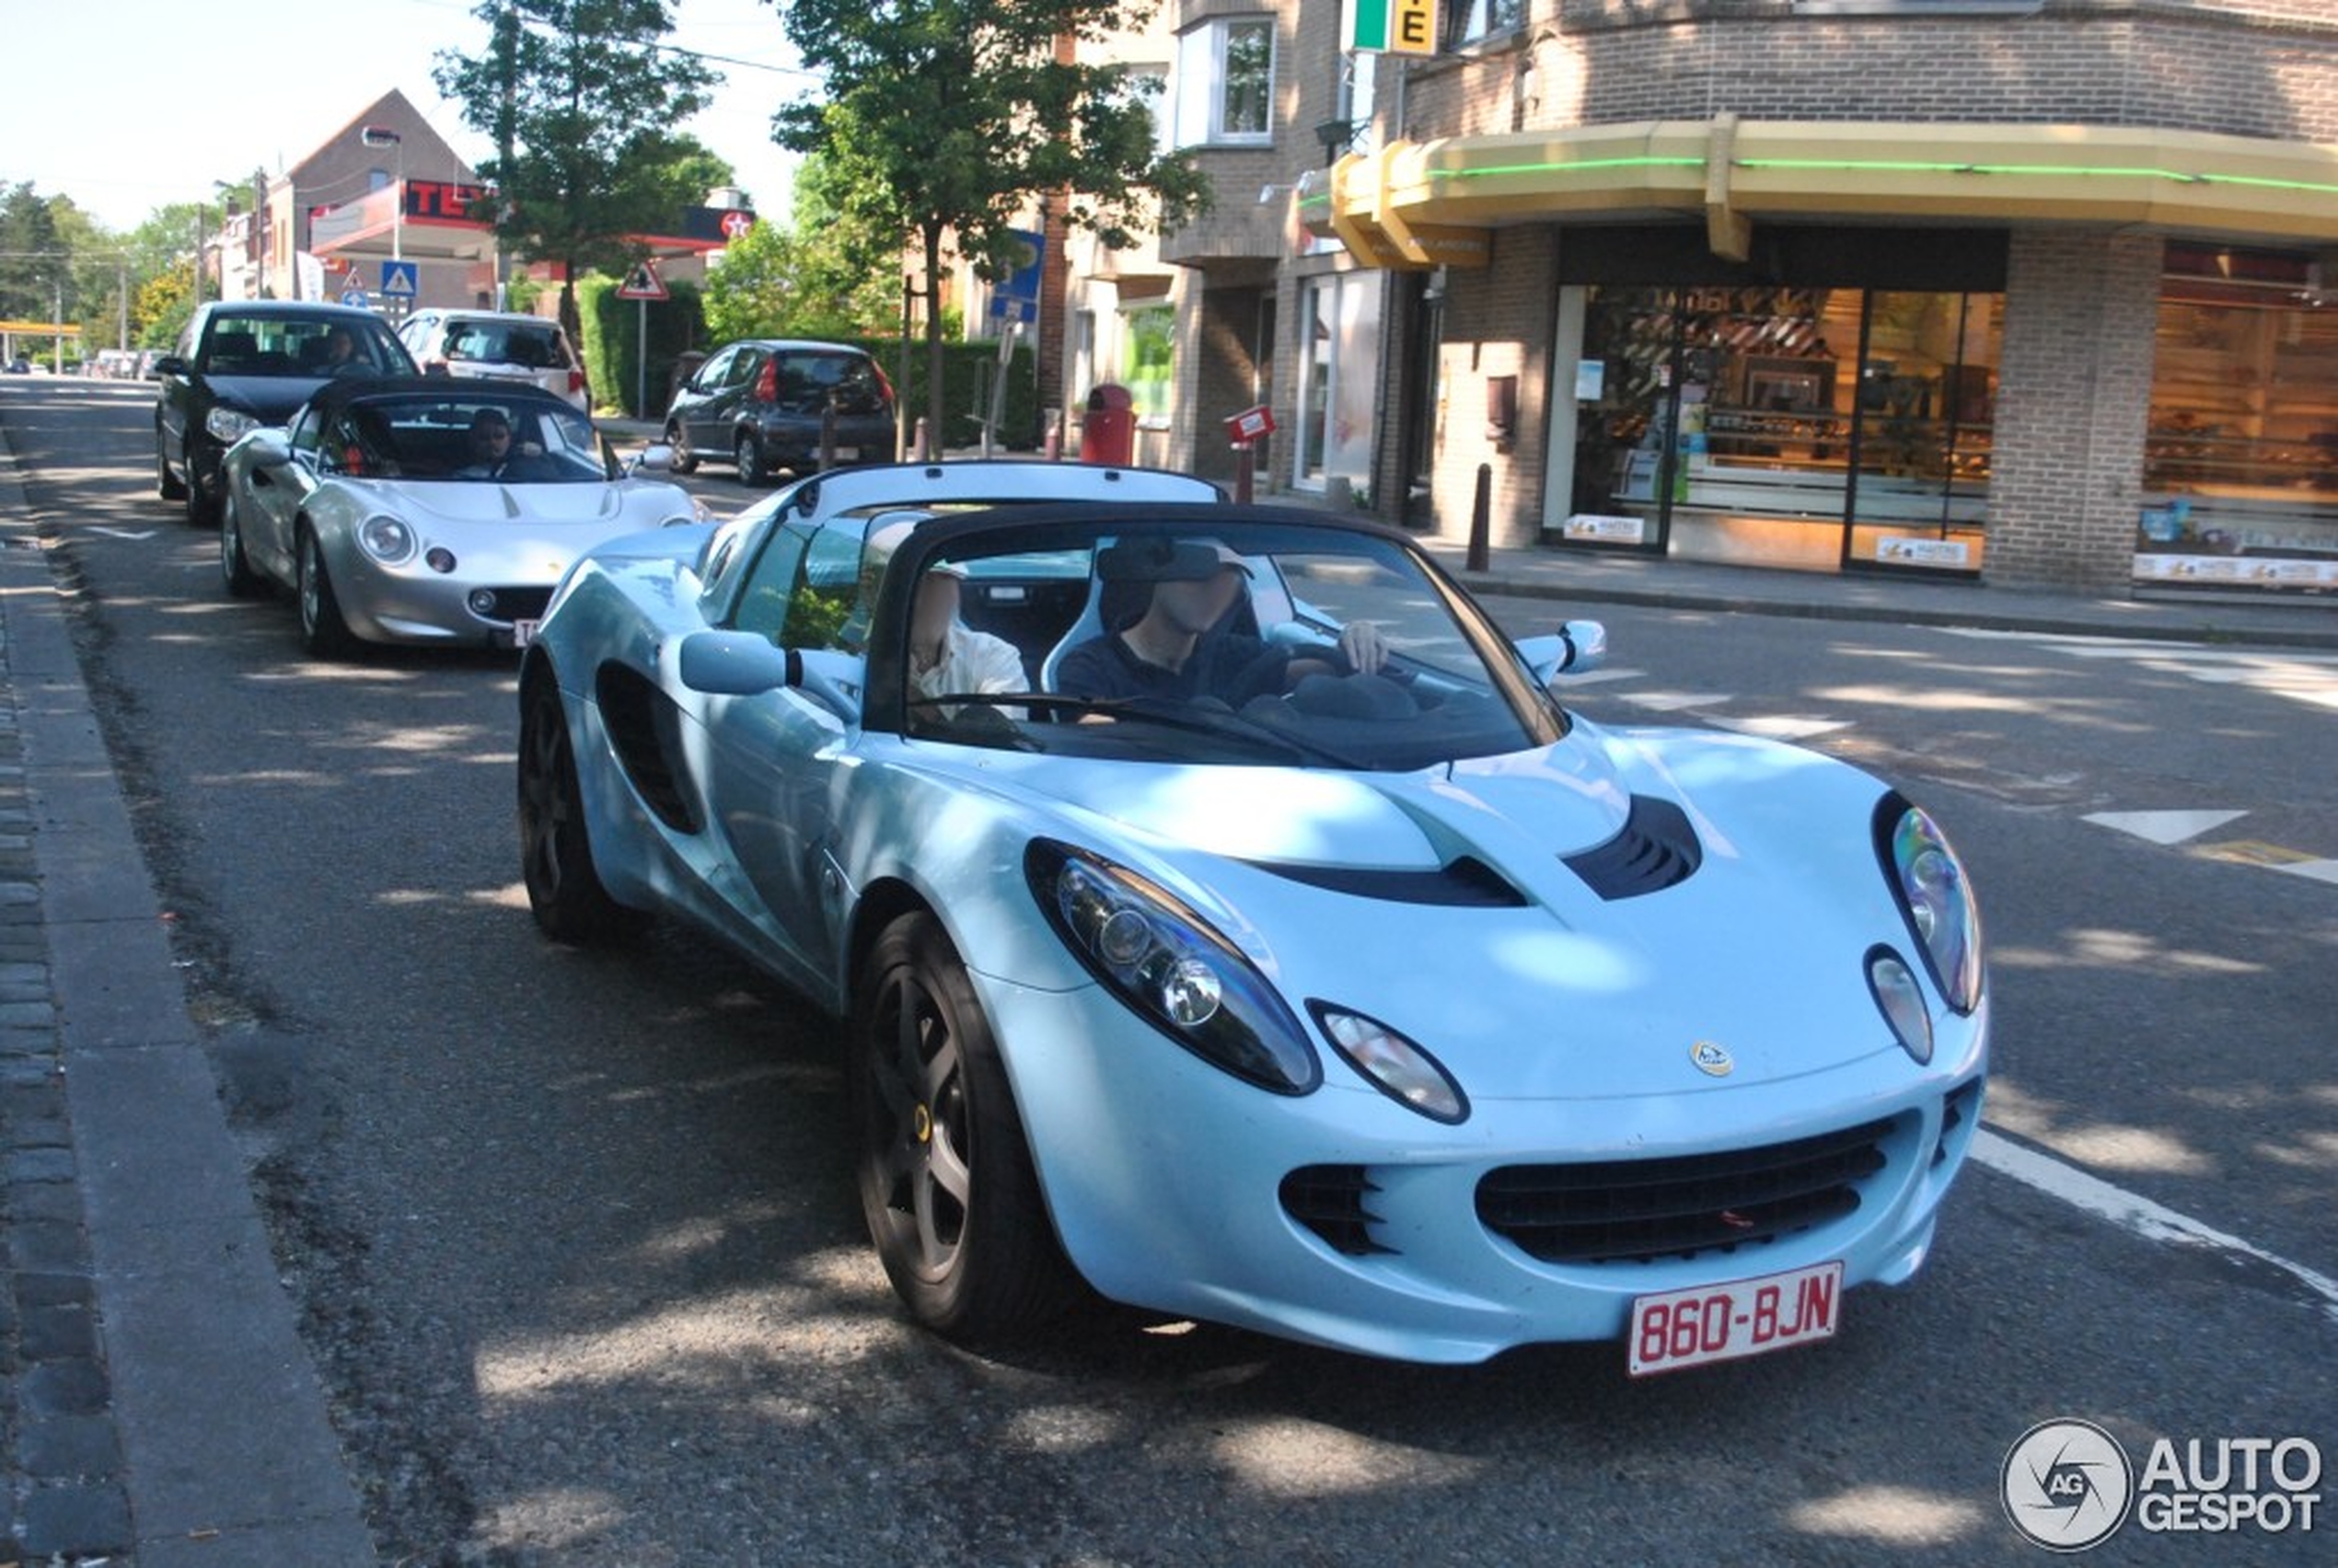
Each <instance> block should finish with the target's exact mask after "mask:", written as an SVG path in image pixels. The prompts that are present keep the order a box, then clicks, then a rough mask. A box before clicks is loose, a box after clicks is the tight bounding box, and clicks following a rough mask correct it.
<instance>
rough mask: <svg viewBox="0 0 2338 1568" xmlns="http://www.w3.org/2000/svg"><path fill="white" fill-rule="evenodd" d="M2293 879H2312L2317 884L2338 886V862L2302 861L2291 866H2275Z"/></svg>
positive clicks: (2275, 868)
mask: <svg viewBox="0 0 2338 1568" xmlns="http://www.w3.org/2000/svg"><path fill="white" fill-rule="evenodd" d="M2274 870H2276V871H2286V872H2287V873H2288V874H2289V875H2291V876H2293V877H2311V878H2312V879H2313V880H2314V881H2316V882H2331V883H2333V884H2338V860H2300V861H2298V862H2297V864H2295V865H2291V866H2275V867H2274Z"/></svg>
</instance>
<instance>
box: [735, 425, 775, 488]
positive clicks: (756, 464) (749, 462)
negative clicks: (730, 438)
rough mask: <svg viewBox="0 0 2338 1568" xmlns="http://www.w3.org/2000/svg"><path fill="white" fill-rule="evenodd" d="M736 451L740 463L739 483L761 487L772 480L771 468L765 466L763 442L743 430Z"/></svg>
mask: <svg viewBox="0 0 2338 1568" xmlns="http://www.w3.org/2000/svg"><path fill="white" fill-rule="evenodd" d="M735 451H736V455H737V457H738V465H739V483H741V484H743V485H752V486H755V487H756V488H758V489H760V488H761V487H763V486H765V485H768V484H770V482H771V470H770V469H769V468H767V467H764V466H763V444H762V443H761V442H759V441H758V440H756V439H755V437H753V436H752V435H749V434H747V432H745V431H741V432H739V439H738V445H737V447H736V448H735Z"/></svg>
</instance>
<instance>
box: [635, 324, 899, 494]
mask: <svg viewBox="0 0 2338 1568" xmlns="http://www.w3.org/2000/svg"><path fill="white" fill-rule="evenodd" d="M830 409H833V410H834V411H835V422H834V426H833V431H834V433H833V435H832V436H831V437H830V439H831V440H832V441H833V442H834V446H833V448H832V450H831V451H830V452H829V453H828V460H829V462H830V464H831V465H832V466H834V467H848V466H851V465H857V464H861V463H890V462H891V461H893V445H894V439H895V433H896V427H895V424H894V418H893V386H892V383H890V382H888V381H887V380H885V373H884V372H883V371H882V370H879V369H878V368H877V363H876V361H875V360H874V359H872V358H870V357H869V355H868V354H867V353H866V352H863V351H862V350H860V349H856V348H853V347H851V345H850V344H846V343H823V342H815V341H811V340H804V339H791V338H750V339H744V340H740V341H738V342H735V343H725V344H724V345H723V347H721V348H719V349H717V350H715V351H714V352H713V353H712V354H710V355H708V356H707V359H706V363H703V364H701V365H700V366H699V368H698V373H697V374H696V375H692V376H691V377H690V378H689V380H688V381H686V382H684V383H683V384H682V386H680V388H679V389H678V390H677V391H676V392H675V394H674V402H673V405H672V406H671V407H670V408H668V409H666V433H665V439H666V444H668V445H670V446H672V447H673V449H674V468H675V471H676V472H677V473H683V474H687V473H689V471H690V470H691V469H692V468H695V467H698V465H699V463H700V460H701V459H711V460H712V461H715V462H729V463H735V464H737V465H738V470H739V481H740V483H742V484H748V485H766V484H770V482H771V480H772V478H774V476H776V475H777V474H779V473H781V471H783V470H784V471H786V472H790V473H795V474H808V473H811V472H813V471H815V470H816V469H817V468H818V467H820V466H821V439H822V435H823V432H824V431H826V430H827V429H828V415H829V410H830Z"/></svg>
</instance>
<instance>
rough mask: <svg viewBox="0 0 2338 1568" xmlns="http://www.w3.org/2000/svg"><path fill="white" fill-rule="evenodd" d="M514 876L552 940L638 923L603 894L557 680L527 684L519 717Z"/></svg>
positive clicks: (591, 937)
mask: <svg viewBox="0 0 2338 1568" xmlns="http://www.w3.org/2000/svg"><path fill="white" fill-rule="evenodd" d="M519 858H520V880H521V881H522V882H525V883H526V884H527V907H528V909H529V910H530V911H531V912H532V913H534V915H535V917H536V924H537V925H538V926H539V927H540V928H542V929H543V932H544V934H545V935H546V936H548V937H550V938H551V939H552V940H554V941H558V942H568V943H571V944H573V945H576V946H584V945H586V944H590V943H594V942H604V941H611V940H617V939H619V938H621V937H628V936H631V935H632V934H633V933H634V932H635V931H637V930H639V929H640V928H642V925H643V924H644V923H645V920H646V917H644V916H643V915H642V913H641V912H640V911H639V910H634V909H629V908H627V907H626V906H625V905H621V904H619V903H618V902H617V900H615V899H614V898H611V897H610V896H609V895H608V889H607V888H606V887H603V886H602V885H601V877H600V872H599V871H597V870H595V869H594V866H593V844H592V840H591V839H590V838H589V837H588V836H586V834H585V830H584V786H583V785H582V784H581V783H580V782H579V780H578V778H577V776H576V749H575V746H574V744H573V743H572V742H571V741H570V740H569V737H568V716H567V714H566V713H565V712H563V711H562V710H561V694H560V687H559V686H558V685H557V684H556V683H555V682H554V681H553V680H552V679H551V678H550V675H549V674H545V675H539V676H538V677H537V678H535V679H533V680H531V681H530V682H529V683H528V687H527V698H526V700H525V701H524V702H523V703H522V705H521V707H520V716H519Z"/></svg>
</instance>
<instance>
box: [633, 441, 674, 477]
mask: <svg viewBox="0 0 2338 1568" xmlns="http://www.w3.org/2000/svg"><path fill="white" fill-rule="evenodd" d="M673 467H674V449H673V448H672V447H671V446H668V445H666V444H665V443H664V442H659V443H658V444H656V445H654V446H650V447H646V448H644V449H643V450H642V451H640V452H638V453H636V454H634V456H633V460H632V461H631V463H628V464H627V465H626V466H625V471H626V472H627V473H628V474H638V473H644V472H646V473H652V474H665V473H670V472H672V471H673Z"/></svg>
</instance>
